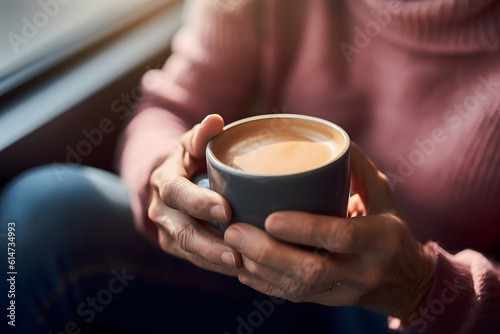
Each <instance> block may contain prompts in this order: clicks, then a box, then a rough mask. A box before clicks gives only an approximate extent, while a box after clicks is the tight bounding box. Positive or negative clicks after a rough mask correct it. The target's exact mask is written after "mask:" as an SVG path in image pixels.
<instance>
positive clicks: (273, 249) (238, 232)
mask: <svg viewBox="0 0 500 334" xmlns="http://www.w3.org/2000/svg"><path fill="white" fill-rule="evenodd" d="M224 240H225V241H226V243H227V244H228V245H230V246H232V247H234V248H235V249H236V250H237V251H239V252H240V253H241V254H242V255H243V256H245V257H247V258H249V259H251V260H252V261H253V262H251V267H250V268H247V269H249V270H251V271H252V273H254V274H257V275H260V276H262V277H264V276H266V275H267V274H270V271H269V270H268V269H271V270H272V271H275V272H277V273H279V274H281V275H283V274H284V275H286V276H290V277H297V278H298V279H299V280H300V281H301V282H303V283H304V284H306V285H317V284H322V283H324V282H325V280H326V279H327V277H328V276H329V275H332V274H333V273H334V272H335V275H336V276H337V277H338V278H339V279H341V280H345V279H346V278H347V277H346V276H344V270H343V269H342V268H340V267H338V266H337V265H336V264H335V263H334V262H332V261H326V260H325V257H324V256H318V254H315V253H314V252H311V251H308V250H304V249H302V248H299V247H296V246H294V245H289V244H286V243H283V242H280V241H278V240H276V239H274V238H272V237H271V236H270V235H269V234H267V233H266V232H265V231H263V230H261V229H259V228H257V227H255V226H252V225H249V224H233V225H231V226H230V227H229V228H228V229H227V230H226V232H225V235H224ZM249 263H250V262H249ZM275 283H277V282H275Z"/></svg>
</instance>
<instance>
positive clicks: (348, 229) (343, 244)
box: [337, 222, 356, 251]
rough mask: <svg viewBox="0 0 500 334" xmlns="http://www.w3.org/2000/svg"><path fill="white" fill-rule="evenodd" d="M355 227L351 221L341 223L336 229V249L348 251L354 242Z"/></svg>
mask: <svg viewBox="0 0 500 334" xmlns="http://www.w3.org/2000/svg"><path fill="white" fill-rule="evenodd" d="M355 235H356V228H355V225H354V224H353V223H352V222H349V223H345V224H342V225H341V228H340V229H339V230H338V236H337V238H338V239H337V240H338V243H337V244H338V249H339V250H340V251H349V250H350V249H352V247H353V246H354V243H355V241H356V240H355Z"/></svg>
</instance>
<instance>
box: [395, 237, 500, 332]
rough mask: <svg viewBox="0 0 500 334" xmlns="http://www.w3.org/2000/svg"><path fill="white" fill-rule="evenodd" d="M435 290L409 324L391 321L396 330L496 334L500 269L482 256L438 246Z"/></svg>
mask: <svg viewBox="0 0 500 334" xmlns="http://www.w3.org/2000/svg"><path fill="white" fill-rule="evenodd" d="M426 247H428V248H429V249H431V250H432V252H433V253H434V259H435V260H436V269H435V274H434V279H433V284H432V287H431V289H430V291H429V294H428V296H427V298H426V300H425V301H424V303H423V304H422V306H420V307H419V308H418V309H417V310H415V312H414V313H412V314H411V315H410V317H409V319H408V321H406V322H404V323H401V321H400V320H399V319H395V318H390V327H391V328H393V329H399V330H406V331H416V332H418V333H444V332H449V333H494V332H496V331H498V330H499V328H500V270H499V268H498V265H497V264H494V263H492V262H491V261H489V260H488V259H486V258H485V257H484V256H483V255H482V254H480V253H478V252H475V251H472V250H464V251H462V252H460V253H458V254H456V255H452V254H449V253H448V252H446V251H445V250H444V249H442V248H441V247H439V246H438V245H437V244H436V243H434V242H430V243H428V244H427V245H426Z"/></svg>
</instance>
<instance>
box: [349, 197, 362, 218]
mask: <svg viewBox="0 0 500 334" xmlns="http://www.w3.org/2000/svg"><path fill="white" fill-rule="evenodd" d="M357 216H366V208H365V205H364V204H363V201H362V200H361V197H360V196H359V194H354V195H352V196H351V197H349V203H348V206H347V217H357Z"/></svg>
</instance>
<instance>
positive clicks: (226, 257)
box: [220, 252, 236, 268]
mask: <svg viewBox="0 0 500 334" xmlns="http://www.w3.org/2000/svg"><path fill="white" fill-rule="evenodd" d="M220 259H221V261H222V262H223V263H224V264H225V265H227V266H229V267H231V268H236V259H235V258H234V254H233V253H231V252H224V253H222V254H221V255H220Z"/></svg>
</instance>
